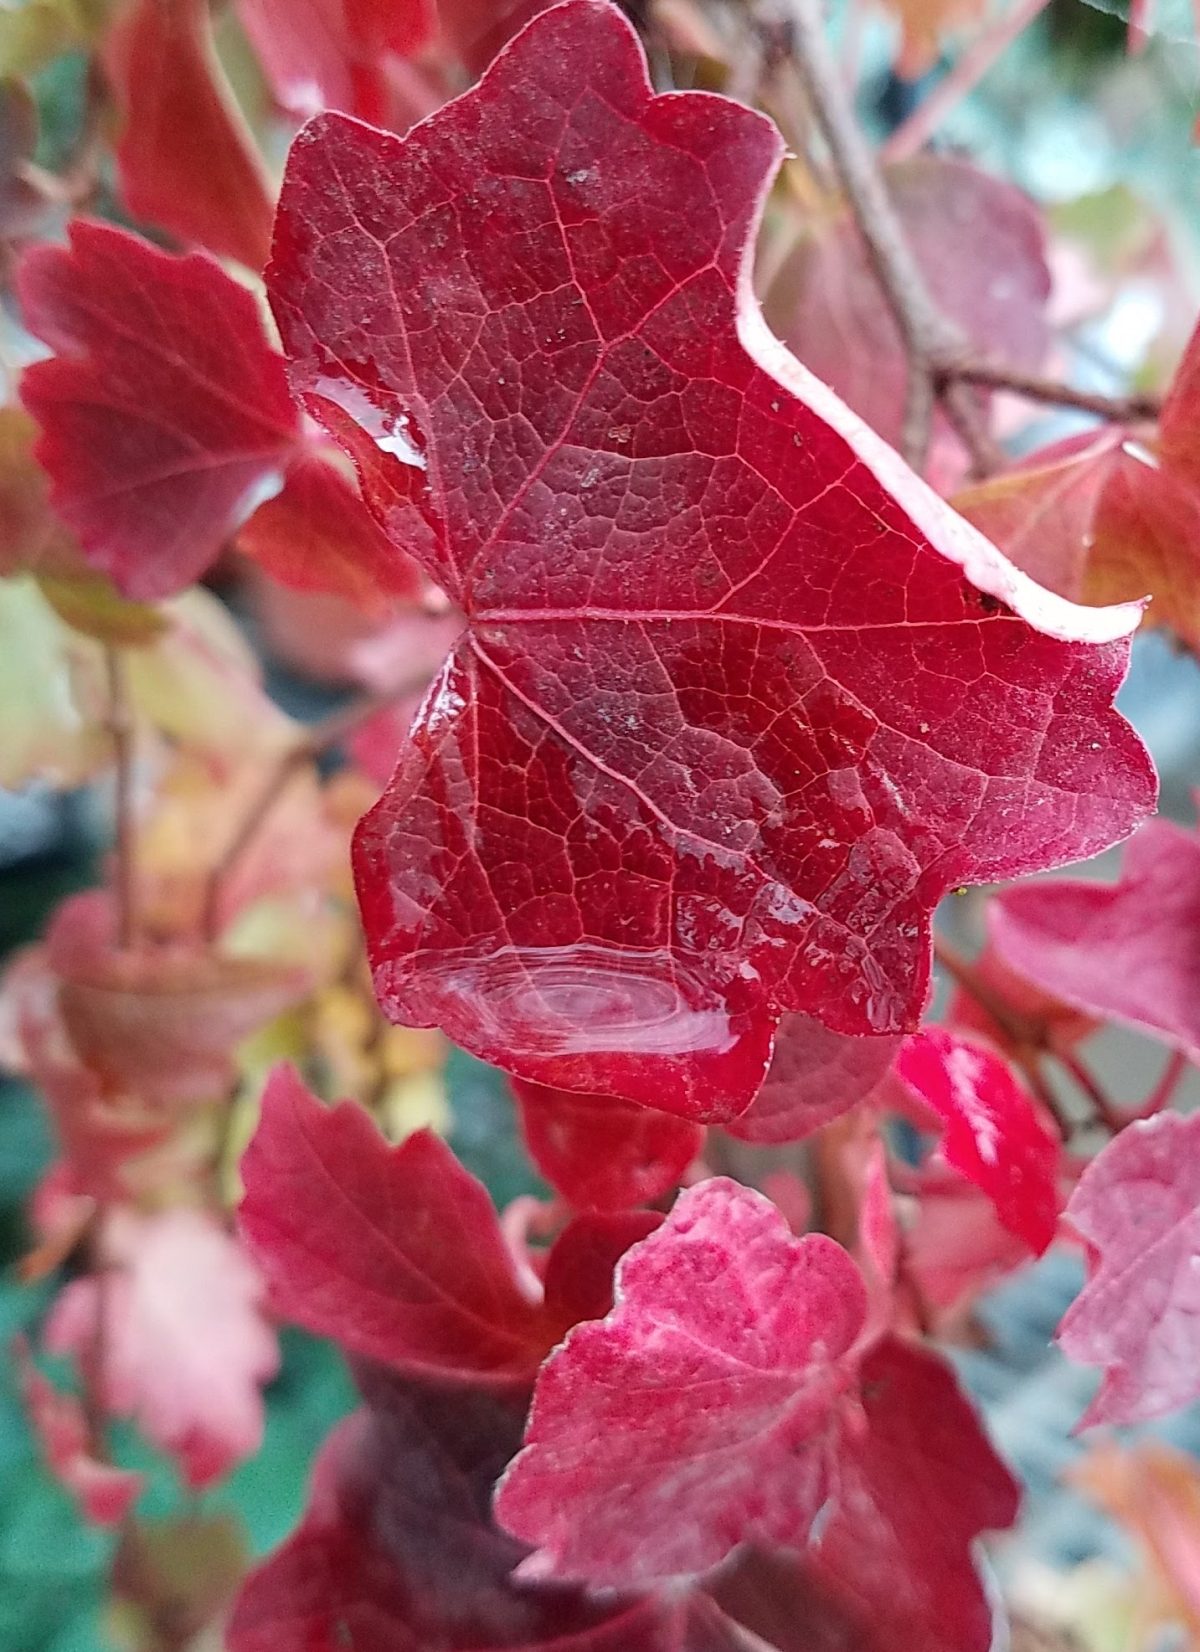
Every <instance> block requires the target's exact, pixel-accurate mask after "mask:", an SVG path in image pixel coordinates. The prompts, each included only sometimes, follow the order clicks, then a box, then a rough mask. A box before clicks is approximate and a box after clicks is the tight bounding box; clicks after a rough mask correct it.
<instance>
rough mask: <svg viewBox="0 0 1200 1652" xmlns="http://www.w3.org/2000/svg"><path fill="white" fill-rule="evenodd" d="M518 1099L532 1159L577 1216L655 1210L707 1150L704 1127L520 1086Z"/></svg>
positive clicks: (610, 1101)
mask: <svg viewBox="0 0 1200 1652" xmlns="http://www.w3.org/2000/svg"><path fill="white" fill-rule="evenodd" d="M513 1092H514V1094H515V1095H516V1098H517V1102H518V1104H519V1106H520V1110H521V1124H522V1128H523V1130H524V1133H525V1144H526V1146H527V1147H528V1148H529V1154H530V1157H531V1158H532V1159H533V1162H534V1164H536V1165H537V1167H538V1169H539V1170H540V1171H541V1173H542V1175H543V1176H545V1178H546V1180H547V1181H548V1182H549V1183H550V1185H551V1186H552V1187H554V1188H556V1189H557V1190H558V1192H559V1193H561V1194H562V1196H563V1198H564V1199H566V1200H567V1202H568V1203H569V1204H572V1205H574V1206H575V1208H576V1209H577V1210H625V1209H628V1208H629V1207H630V1206H631V1205H645V1204H649V1203H650V1202H651V1201H652V1200H654V1199H657V1198H658V1197H659V1196H660V1195H661V1194H663V1193H666V1192H668V1190H669V1189H671V1188H673V1187H675V1186H676V1185H677V1184H678V1183H679V1181H680V1179H681V1178H682V1176H683V1173H684V1171H685V1170H686V1169H687V1167H688V1165H689V1164H691V1162H692V1160H693V1159H694V1158H695V1157H696V1155H697V1154H698V1153H699V1151H700V1148H701V1146H702V1145H703V1142H704V1131H703V1130H702V1129H701V1128H700V1126H699V1125H696V1124H689V1123H688V1121H687V1120H686V1119H679V1118H673V1117H672V1116H671V1114H670V1113H659V1112H656V1111H655V1110H654V1109H653V1108H650V1107H638V1106H636V1105H634V1104H632V1103H630V1102H626V1101H618V1100H617V1099H616V1098H615V1097H612V1096H586V1095H579V1094H578V1093H576V1092H574V1091H571V1090H548V1089H546V1088H545V1087H544V1086H542V1085H540V1084H526V1083H523V1082H522V1081H521V1080H520V1079H517V1080H516V1081H515V1082H514V1084H513Z"/></svg>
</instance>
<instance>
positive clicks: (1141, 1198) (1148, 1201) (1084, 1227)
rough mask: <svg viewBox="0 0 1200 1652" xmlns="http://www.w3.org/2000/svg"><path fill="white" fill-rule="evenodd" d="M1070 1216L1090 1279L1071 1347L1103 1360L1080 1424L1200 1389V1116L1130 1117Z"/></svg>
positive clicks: (1062, 1330)
mask: <svg viewBox="0 0 1200 1652" xmlns="http://www.w3.org/2000/svg"><path fill="white" fill-rule="evenodd" d="M1067 1220H1068V1221H1069V1222H1070V1223H1071V1224H1072V1226H1073V1227H1074V1228H1075V1229H1076V1230H1077V1232H1078V1233H1079V1234H1080V1235H1081V1236H1082V1237H1083V1238H1084V1239H1085V1240H1086V1241H1087V1244H1088V1247H1089V1270H1088V1282H1087V1284H1086V1285H1085V1286H1084V1288H1083V1290H1082V1291H1081V1292H1080V1294H1079V1296H1078V1297H1077V1298H1076V1300H1075V1301H1074V1302H1073V1303H1072V1305H1071V1307H1070V1308H1069V1309H1068V1310H1067V1313H1066V1315H1065V1317H1064V1318H1063V1322H1062V1324H1061V1325H1060V1326H1059V1331H1058V1341H1059V1345H1060V1347H1061V1348H1062V1350H1063V1352H1064V1353H1065V1354H1067V1355H1068V1356H1069V1357H1070V1358H1071V1359H1075V1360H1079V1361H1080V1362H1081V1363H1082V1364H1084V1365H1099V1366H1102V1367H1103V1369H1104V1381H1103V1382H1102V1384H1101V1385H1100V1390H1099V1392H1098V1393H1097V1395H1096V1397H1095V1399H1094V1400H1093V1401H1092V1403H1091V1405H1090V1406H1089V1407H1088V1409H1087V1412H1086V1414H1085V1416H1084V1418H1083V1422H1082V1423H1081V1425H1080V1426H1081V1427H1087V1426H1089V1425H1091V1424H1093V1423H1133V1422H1142V1421H1144V1420H1145V1419H1146V1418H1149V1417H1161V1416H1163V1415H1164V1414H1165V1413H1166V1412H1168V1411H1173V1410H1175V1409H1177V1408H1178V1407H1179V1406H1181V1405H1188V1404H1190V1403H1191V1401H1193V1400H1195V1399H1197V1398H1200V1262H1198V1260H1197V1258H1198V1257H1200V1115H1193V1116H1192V1117H1191V1118H1187V1119H1183V1118H1180V1117H1179V1116H1178V1115H1177V1114H1175V1113H1162V1114H1160V1115H1159V1116H1158V1117H1157V1118H1153V1119H1145V1120H1142V1121H1140V1122H1137V1123H1134V1124H1131V1125H1129V1126H1127V1128H1126V1129H1124V1130H1122V1132H1121V1134H1120V1135H1119V1136H1116V1137H1114V1139H1113V1140H1112V1141H1111V1142H1109V1144H1108V1146H1107V1147H1106V1148H1105V1149H1104V1151H1103V1152H1102V1153H1101V1154H1100V1155H1099V1157H1098V1158H1096V1159H1094V1160H1093V1161H1092V1163H1091V1164H1090V1165H1089V1166H1088V1168H1087V1169H1086V1170H1085V1171H1084V1173H1083V1175H1082V1177H1081V1178H1080V1181H1079V1186H1078V1187H1077V1188H1076V1189H1075V1192H1074V1194H1073V1195H1072V1198H1071V1201H1070V1203H1069V1204H1068V1206H1067Z"/></svg>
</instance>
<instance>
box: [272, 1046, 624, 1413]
mask: <svg viewBox="0 0 1200 1652" xmlns="http://www.w3.org/2000/svg"><path fill="white" fill-rule="evenodd" d="M242 1179H243V1182H244V1185H245V1195H244V1197H243V1199H242V1203H241V1207H240V1211H239V1220H240V1224H241V1230H242V1233H243V1234H244V1235H245V1238H246V1240H247V1242H248V1244H249V1246H250V1249H251V1252H252V1254H253V1255H254V1257H255V1258H256V1260H257V1261H258V1263H259V1265H260V1267H261V1268H262V1270H263V1272H264V1274H265V1275H266V1277H267V1279H268V1281H269V1283H270V1286H271V1298H272V1302H273V1304H274V1306H275V1308H276V1309H277V1311H278V1312H279V1313H281V1314H282V1315H284V1316H285V1317H286V1318H289V1319H292V1320H295V1321H296V1323H297V1324H300V1325H303V1326H305V1327H306V1328H307V1329H309V1330H311V1331H315V1332H316V1333H317V1334H318V1335H321V1336H328V1337H332V1338H333V1339H334V1341H336V1342H338V1343H340V1344H341V1346H342V1347H343V1348H345V1349H346V1350H348V1351H349V1352H351V1353H355V1354H361V1355H365V1356H366V1357H368V1358H371V1359H375V1360H379V1361H381V1362H382V1363H384V1364H386V1365H390V1366H392V1367H394V1368H396V1369H398V1370H402V1371H407V1372H409V1373H413V1374H416V1375H424V1376H427V1377H432V1378H437V1379H440V1380H450V1381H465V1382H470V1383H475V1384H477V1385H478V1384H487V1385H492V1386H500V1387H506V1386H510V1385H512V1384H513V1383H518V1384H519V1383H523V1382H529V1381H531V1380H532V1378H533V1374H534V1372H535V1371H536V1370H537V1368H538V1366H539V1364H540V1363H541V1361H542V1359H543V1358H544V1357H545V1355H546V1353H547V1352H548V1350H549V1349H550V1348H551V1347H553V1345H554V1344H555V1343H556V1342H557V1341H558V1339H559V1338H560V1337H561V1336H562V1335H563V1333H564V1332H565V1331H566V1330H567V1329H568V1327H569V1326H570V1325H572V1324H574V1323H575V1321H576V1320H577V1319H579V1318H581V1317H583V1316H584V1315H587V1314H593V1313H596V1314H603V1313H605V1312H606V1311H607V1309H608V1306H609V1303H610V1301H611V1280H612V1270H613V1265H614V1263H615V1262H616V1260H617V1257H618V1256H619V1255H620V1254H621V1252H622V1251H623V1250H625V1249H626V1248H627V1247H628V1246H629V1245H630V1244H632V1243H633V1242H634V1240H636V1239H641V1238H643V1237H644V1235H645V1233H646V1227H647V1221H648V1220H653V1219H648V1218H647V1217H645V1216H637V1215H631V1216H629V1217H620V1218H613V1219H610V1220H608V1221H602V1222H592V1223H589V1224H587V1225H585V1226H583V1227H580V1226H579V1225H578V1224H575V1225H573V1226H572V1227H568V1228H567V1229H566V1231H565V1232H564V1233H563V1234H562V1235H561V1236H560V1238H559V1240H558V1242H557V1244H556V1245H555V1247H554V1248H553V1249H552V1250H551V1252H550V1255H549V1257H548V1259H547V1261H546V1270H545V1296H544V1298H543V1296H542V1295H541V1294H540V1293H539V1292H538V1291H537V1290H536V1289H531V1288H530V1287H531V1286H536V1280H533V1281H528V1280H526V1279H525V1278H524V1277H523V1276H522V1273H521V1271H520V1270H519V1269H518V1266H517V1263H516V1260H515V1258H514V1256H513V1254H512V1251H511V1250H510V1248H509V1246H508V1244H507V1242H506V1240H505V1238H504V1235H503V1233H502V1231H501V1228H500V1224H499V1222H498V1220H497V1217H496V1213H495V1211H494V1209H493V1208H492V1203H491V1200H490V1199H489V1198H488V1195H487V1192H486V1190H485V1189H484V1187H483V1186H482V1184H481V1183H479V1182H477V1181H476V1180H475V1178H474V1177H473V1176H471V1175H469V1174H468V1173H467V1171H465V1170H464V1169H463V1168H462V1166H461V1165H460V1164H459V1163H458V1161H457V1160H456V1159H455V1157H454V1155H453V1153H451V1151H450V1149H449V1148H448V1147H447V1146H446V1145H445V1143H444V1142H442V1141H440V1140H439V1139H438V1138H437V1137H436V1136H434V1135H432V1134H430V1133H429V1132H428V1131H420V1132H418V1133H417V1134H416V1135H413V1136H410V1137H409V1138H408V1140H407V1141H405V1142H403V1143H402V1144H401V1145H400V1146H399V1147H396V1148H389V1147H388V1145H387V1143H386V1142H385V1141H384V1139H383V1137H382V1136H381V1135H380V1133H379V1131H378V1130H377V1129H376V1127H375V1125H374V1123H373V1122H372V1121H371V1119H370V1117H369V1116H368V1114H367V1113H366V1112H364V1110H363V1109H362V1108H361V1107H359V1106H358V1105H357V1104H355V1103H353V1102H343V1103H342V1104H341V1105H340V1106H337V1107H333V1108H329V1107H325V1106H323V1105H322V1104H321V1103H320V1102H319V1101H317V1099H316V1098H315V1097H314V1096H313V1095H311V1094H310V1093H309V1091H308V1090H306V1089H305V1087H304V1085H303V1084H302V1083H301V1082H300V1080H299V1078H298V1077H297V1076H296V1074H295V1072H294V1071H293V1069H291V1068H290V1067H279V1068H277V1069H276V1070H275V1072H274V1073H272V1075H271V1077H270V1079H269V1080H268V1082H267V1087H266V1090H265V1092H264V1095H263V1104H262V1119H261V1122H260V1124H259V1127H258V1130H257V1132H256V1133H255V1136H254V1139H253V1141H252V1142H251V1144H250V1146H249V1148H248V1149H247V1152H246V1154H245V1157H244V1158H243V1160H242Z"/></svg>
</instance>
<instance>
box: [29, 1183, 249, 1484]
mask: <svg viewBox="0 0 1200 1652" xmlns="http://www.w3.org/2000/svg"><path fill="white" fill-rule="evenodd" d="M105 1246H106V1250H107V1253H108V1254H107V1256H106V1264H107V1265H106V1270H105V1274H104V1279H103V1283H101V1280H100V1278H99V1277H98V1276H97V1275H91V1276H89V1277H87V1278H83V1279H76V1280H72V1281H71V1283H70V1284H68V1285H67V1286H66V1287H65V1289H64V1290H63V1292H62V1294H61V1295H60V1296H59V1297H58V1299H57V1301H56V1302H55V1304H54V1307H53V1309H52V1310H51V1314H50V1318H49V1320H48V1322H47V1325H46V1333H45V1341H46V1346H47V1347H48V1348H51V1349H52V1350H53V1351H54V1352H56V1353H73V1354H74V1355H75V1356H76V1358H77V1359H78V1360H79V1361H80V1362H86V1361H88V1360H89V1359H90V1358H92V1357H93V1351H94V1349H95V1348H96V1345H97V1320H98V1316H99V1315H100V1314H103V1316H104V1320H103V1323H104V1335H103V1362H102V1366H101V1373H102V1374H101V1384H102V1391H103V1395H104V1404H105V1407H106V1409H107V1410H108V1411H109V1412H110V1413H111V1414H112V1415H113V1416H118V1417H133V1418H135V1419H136V1421H137V1423H138V1425H139V1426H140V1427H141V1429H142V1431H143V1432H144V1433H145V1435H146V1437H147V1438H148V1439H150V1440H153V1441H154V1442H155V1444H157V1445H159V1446H161V1447H162V1449H163V1450H164V1451H169V1452H172V1453H173V1454H174V1455H176V1456H177V1457H178V1458H179V1461H180V1465H181V1467H182V1469H183V1473H184V1477H185V1479H186V1480H187V1483H188V1484H189V1485H190V1486H194V1487H199V1486H205V1485H208V1484H209V1483H210V1482H211V1481H212V1480H214V1479H216V1478H217V1477H218V1476H220V1475H222V1474H224V1473H226V1472H227V1471H228V1470H229V1469H230V1468H232V1467H233V1465H234V1464H235V1463H237V1462H240V1461H241V1459H242V1458H243V1457H248V1456H250V1455H251V1454H252V1453H253V1452H255V1451H256V1450H257V1449H258V1446H259V1444H260V1442H261V1440H262V1429H263V1407H262V1396H261V1393H260V1388H261V1385H262V1383H263V1382H265V1381H266V1380H267V1378H269V1377H272V1376H274V1374H275V1369H276V1367H277V1365H278V1363H279V1349H278V1346H277V1343H276V1340H275V1333H274V1331H273V1330H272V1329H271V1327H270V1326H269V1325H268V1323H267V1321H266V1320H265V1318H264V1317H263V1311H262V1298H263V1294H264V1290H263V1281H262V1279H261V1277H260V1276H259V1273H258V1270H257V1269H256V1268H254V1267H253V1266H252V1265H251V1263H250V1261H249V1259H248V1258H247V1257H246V1255H245V1254H244V1252H243V1251H242V1250H241V1248H240V1247H239V1245H238V1243H237V1241H236V1240H235V1239H233V1238H231V1236H230V1235H229V1234H228V1233H226V1232H225V1230H224V1229H223V1228H222V1227H221V1226H220V1225H219V1224H218V1223H217V1222H216V1221H215V1220H214V1219H213V1218H212V1217H210V1216H208V1215H205V1214H204V1213H202V1212H200V1211H195V1210H168V1211H164V1212H161V1213H160V1214H158V1215H156V1216H149V1217H135V1216H133V1215H131V1214H129V1213H128V1212H125V1211H122V1212H119V1213H118V1214H117V1216H115V1217H113V1218H110V1220H109V1222H108V1224H107V1227H106V1232H105Z"/></svg>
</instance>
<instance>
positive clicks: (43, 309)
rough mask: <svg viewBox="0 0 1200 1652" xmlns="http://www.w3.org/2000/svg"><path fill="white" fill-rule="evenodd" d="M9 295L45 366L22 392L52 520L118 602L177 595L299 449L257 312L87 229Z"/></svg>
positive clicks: (197, 275) (43, 251)
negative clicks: (35, 428)
mask: <svg viewBox="0 0 1200 1652" xmlns="http://www.w3.org/2000/svg"><path fill="white" fill-rule="evenodd" d="M19 285H20V292H21V301H22V304H23V305H24V310H25V319H26V322H27V323H28V325H29V327H30V329H31V330H32V331H33V332H35V333H36V334H37V335H38V337H39V338H41V339H44V340H45V342H46V343H47V344H49V345H50V346H51V348H52V349H53V350H54V351H56V355H55V357H54V358H53V359H51V360H49V361H40V362H36V363H35V364H34V365H33V366H32V367H30V368H28V369H27V370H26V372H25V374H24V377H23V379H22V381H21V396H22V399H23V401H24V403H25V405H26V407H27V408H28V409H29V411H30V412H31V413H32V414H33V416H34V417H35V418H36V419H37V421H38V423H39V424H40V425H41V427H42V438H41V441H40V443H39V445H38V449H37V454H38V458H39V459H40V461H41V463H42V464H43V465H45V467H46V469H47V471H48V472H49V473H50V479H51V483H52V498H53V501H54V505H55V507H56V509H57V510H58V511H59V513H60V514H61V515H62V517H63V518H64V520H65V521H66V522H68V523H69V524H70V526H71V527H72V528H73V529H74V531H75V533H76V534H77V535H78V537H79V540H80V542H81V544H82V546H83V549H84V553H85V555H86V556H87V558H88V560H89V561H90V562H91V564H92V566H93V567H96V568H99V569H101V570H102V571H103V572H104V573H107V574H109V575H110V576H111V577H112V579H113V580H114V582H115V583H116V584H117V585H118V586H119V587H120V589H121V590H122V591H123V592H124V593H125V594H126V595H127V596H132V597H142V598H153V597H162V596H169V595H170V594H171V593H173V592H175V591H178V590H181V589H182V588H183V587H184V586H186V585H190V584H191V583H192V581H193V580H195V579H197V578H198V577H199V576H200V575H201V574H202V573H204V571H205V570H206V569H207V568H208V567H209V566H210V565H211V563H212V562H213V561H214V560H215V558H216V557H217V555H218V553H219V552H220V550H221V549H222V547H223V546H224V545H225V543H226V542H227V541H228V539H229V538H230V536H231V535H232V534H233V533H234V532H235V531H236V530H237V529H238V528H240V527H241V525H242V523H243V522H244V521H245V520H246V518H247V517H248V516H249V515H250V512H251V511H252V510H253V509H254V507H255V505H257V504H258V503H259V501H260V500H261V499H262V498H263V497H264V495H265V494H267V493H270V492H273V491H275V490H276V489H277V488H278V486H279V484H280V482H281V480H282V467H283V464H284V461H285V459H286V457H287V455H288V454H289V453H290V452H291V451H292V449H293V448H294V447H295V446H296V444H297V442H298V439H299V420H298V415H297V412H296V409H295V407H294V406H293V404H292V400H291V397H290V395H289V394H288V387H287V380H286V377H285V375H284V369H283V362H282V360H281V359H280V357H279V356H278V354H277V353H276V352H275V351H274V350H272V349H271V347H270V346H269V344H268V343H267V340H266V336H265V334H264V331H263V325H262V321H261V319H260V317H259V314H258V311H257V308H256V306H255V302H254V299H253V298H252V297H251V295H250V294H249V293H248V292H247V291H245V289H244V288H242V287H240V286H238V284H237V283H236V282H235V281H232V280H231V279H230V278H229V277H228V276H227V275H225V274H224V272H223V271H222V270H221V269H220V268H219V267H218V266H217V265H216V264H214V263H212V262H211V261H210V260H209V259H207V258H205V257H203V256H201V255H199V254H193V255H191V256H189V257H186V258H173V257H171V256H170V255H169V254H167V253H164V252H159V251H158V250H157V249H155V248H154V247H151V246H150V245H149V244H148V243H147V242H145V241H142V240H140V239H139V238H138V237H137V236H134V235H129V234H127V233H126V232H125V231H123V230H119V229H111V228H109V227H107V226H105V225H102V224H96V223H90V222H88V221H86V220H79V221H77V222H76V223H74V224H73V225H72V228H71V245H70V248H69V249H68V248H63V247H38V248H35V249H34V250H33V251H32V252H30V253H28V254H27V255H26V257H25V259H24V261H23V263H22V266H21V271H20V281H19Z"/></svg>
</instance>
